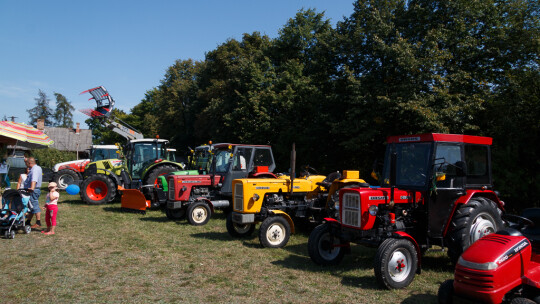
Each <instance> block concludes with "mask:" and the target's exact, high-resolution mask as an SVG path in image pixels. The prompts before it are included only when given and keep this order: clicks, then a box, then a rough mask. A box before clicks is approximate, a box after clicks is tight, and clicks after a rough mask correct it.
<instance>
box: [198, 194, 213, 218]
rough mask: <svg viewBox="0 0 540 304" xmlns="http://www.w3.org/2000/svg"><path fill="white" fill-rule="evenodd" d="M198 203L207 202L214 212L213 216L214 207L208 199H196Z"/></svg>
mask: <svg viewBox="0 0 540 304" xmlns="http://www.w3.org/2000/svg"><path fill="white" fill-rule="evenodd" d="M195 201H196V202H205V203H206V204H207V205H208V206H209V207H210V211H211V212H212V214H213V213H214V205H213V204H212V202H211V201H210V200H209V199H207V198H203V197H198V198H196V199H195Z"/></svg>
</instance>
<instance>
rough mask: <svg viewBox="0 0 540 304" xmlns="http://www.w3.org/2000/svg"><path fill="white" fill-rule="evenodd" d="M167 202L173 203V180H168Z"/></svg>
mask: <svg viewBox="0 0 540 304" xmlns="http://www.w3.org/2000/svg"><path fill="white" fill-rule="evenodd" d="M169 200H171V201H174V179H173V178H171V179H169Z"/></svg>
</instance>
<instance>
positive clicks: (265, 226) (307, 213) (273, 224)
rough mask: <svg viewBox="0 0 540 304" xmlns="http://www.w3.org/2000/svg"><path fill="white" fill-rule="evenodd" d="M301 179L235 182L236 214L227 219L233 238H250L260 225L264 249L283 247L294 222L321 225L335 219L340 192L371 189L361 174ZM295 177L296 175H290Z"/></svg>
mask: <svg viewBox="0 0 540 304" xmlns="http://www.w3.org/2000/svg"><path fill="white" fill-rule="evenodd" d="M308 172H309V170H306V171H305V172H304V173H303V174H302V175H303V176H301V177H299V178H296V179H294V178H293V179H291V176H289V175H281V176H278V177H277V178H242V179H236V180H234V181H233V185H232V186H233V212H231V213H229V214H228V216H227V231H228V232H229V234H230V235H231V236H233V237H247V236H250V235H251V234H252V233H253V231H254V230H255V225H256V224H257V223H261V226H260V229H259V241H260V243H261V245H262V246H263V247H270V248H281V247H283V246H285V245H286V244H287V242H288V240H289V237H290V235H291V233H294V231H295V227H294V222H293V219H295V220H297V221H298V220H307V221H309V222H312V223H321V222H322V220H323V218H325V217H335V216H336V214H337V212H336V211H337V210H336V207H337V206H338V204H337V202H338V201H339V197H338V192H339V189H342V188H344V187H349V186H356V187H369V185H368V184H367V183H366V182H365V181H364V180H363V179H360V178H359V172H358V171H343V175H341V174H340V173H339V172H334V173H331V174H329V175H328V176H326V177H325V176H323V175H318V174H313V175H312V174H310V173H308ZM291 175H292V176H294V174H291Z"/></svg>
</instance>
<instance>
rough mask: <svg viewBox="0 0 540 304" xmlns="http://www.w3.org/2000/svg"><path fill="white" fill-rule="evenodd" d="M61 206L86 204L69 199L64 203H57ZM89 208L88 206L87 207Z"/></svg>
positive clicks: (78, 200)
mask: <svg viewBox="0 0 540 304" xmlns="http://www.w3.org/2000/svg"><path fill="white" fill-rule="evenodd" d="M59 203H60V204H61V205H63V204H69V205H87V204H86V203H84V202H83V201H82V200H81V199H70V200H65V201H61V202H59ZM88 206H90V205H88Z"/></svg>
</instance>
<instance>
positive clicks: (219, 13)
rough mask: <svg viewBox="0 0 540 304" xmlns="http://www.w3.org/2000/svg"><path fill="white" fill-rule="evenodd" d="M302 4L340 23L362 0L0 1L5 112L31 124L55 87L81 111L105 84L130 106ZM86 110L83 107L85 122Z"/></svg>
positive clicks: (272, 28)
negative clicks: (185, 66)
mask: <svg viewBox="0 0 540 304" xmlns="http://www.w3.org/2000/svg"><path fill="white" fill-rule="evenodd" d="M302 8H306V9H307V8H314V9H316V10H317V11H318V12H323V11H324V12H325V16H326V17H327V18H329V19H330V20H331V22H332V24H334V25H335V24H336V22H338V21H341V20H343V18H344V17H348V16H350V14H351V13H352V10H353V1H352V0H346V1H342V0H335V1H323V0H312V1H307V0H298V1H295V0H273V1H257V0H251V1H246V0H242V1H236V0H229V1H214V0H212V1H204V0H203V1H193V0H192V1H172V0H166V1H165V0H155V1H137V0H133V1H112V0H109V1H101V0H99V1H96V0H94V1H76V0H75V1H74V0H70V1H60V0H51V1H40V0H24V1H14V0H0V107H1V111H0V119H2V118H3V117H4V115H6V116H8V117H9V116H16V117H17V118H16V119H15V120H16V121H18V122H26V123H28V120H29V119H28V113H27V112H26V110H27V109H30V108H32V107H34V106H35V100H34V98H36V97H37V95H38V90H39V89H41V90H43V91H44V92H45V93H46V94H47V95H48V97H49V98H50V99H51V102H50V105H51V107H52V108H54V106H55V102H56V101H55V98H54V92H57V93H61V94H63V95H64V96H66V97H67V98H68V100H69V101H70V102H71V103H72V104H73V106H74V107H75V108H76V109H85V108H90V107H93V106H94V103H91V102H89V101H88V98H90V95H89V94H84V95H79V93H80V92H82V91H84V90H86V89H89V88H93V87H96V86H100V85H103V86H105V87H106V88H107V90H108V91H109V92H110V93H111V95H112V96H113V98H114V99H115V100H116V106H117V108H120V109H122V110H124V111H126V112H129V111H130V109H131V108H132V107H133V106H135V105H136V104H137V103H139V102H140V101H141V99H142V98H144V94H145V92H146V91H148V90H150V89H152V88H154V87H156V86H158V85H159V81H160V80H161V79H162V78H163V75H164V74H165V70H166V69H167V67H169V66H170V65H172V64H173V63H174V61H175V60H177V59H188V58H192V59H194V60H203V59H204V56H205V53H206V52H208V51H211V50H213V49H215V48H216V47H217V46H218V45H220V44H222V43H224V42H225V41H226V40H227V39H229V38H234V39H241V37H242V34H243V33H252V32H254V31H258V32H261V33H263V34H266V35H268V36H269V37H271V38H275V37H277V35H278V31H279V29H280V28H282V27H283V26H284V25H285V23H286V22H287V20H288V19H289V18H292V17H294V15H295V14H296V12H298V10H300V9H302ZM86 118H87V117H86V116H85V115H84V114H82V113H80V112H78V111H75V113H74V121H75V122H81V125H82V126H83V127H86V125H85V124H84V120H85V119H86Z"/></svg>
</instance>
